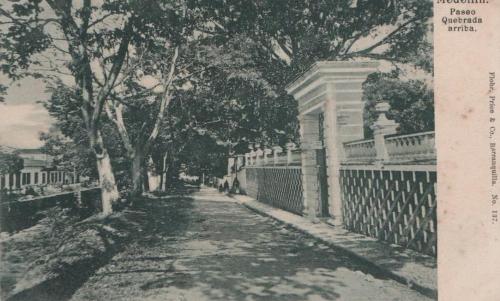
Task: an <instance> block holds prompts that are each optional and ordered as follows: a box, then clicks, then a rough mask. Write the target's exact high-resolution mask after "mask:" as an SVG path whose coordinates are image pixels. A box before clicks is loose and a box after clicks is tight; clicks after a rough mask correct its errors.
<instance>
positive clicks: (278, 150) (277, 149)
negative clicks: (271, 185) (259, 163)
mask: <svg viewBox="0 0 500 301" xmlns="http://www.w3.org/2000/svg"><path fill="white" fill-rule="evenodd" d="M281 152H283V149H282V148H281V147H280V146H273V160H274V165H276V164H278V161H279V158H278V155H279V154H280V153H281Z"/></svg>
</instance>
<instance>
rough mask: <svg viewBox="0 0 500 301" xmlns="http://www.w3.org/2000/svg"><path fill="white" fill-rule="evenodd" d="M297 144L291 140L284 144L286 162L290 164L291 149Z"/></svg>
mask: <svg viewBox="0 0 500 301" xmlns="http://www.w3.org/2000/svg"><path fill="white" fill-rule="evenodd" d="M296 148H297V146H296V145H295V143H293V142H288V143H287V144H286V164H287V165H290V164H291V163H292V160H293V158H292V151H293V150H294V149H296Z"/></svg>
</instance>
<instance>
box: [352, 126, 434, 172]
mask: <svg viewBox="0 0 500 301" xmlns="http://www.w3.org/2000/svg"><path fill="white" fill-rule="evenodd" d="M383 141H384V143H383V145H379V146H378V148H377V147H376V145H375V141H374V139H369V140H362V141H353V142H347V143H344V160H343V161H344V163H366V164H372V163H374V162H376V161H377V160H380V161H383V162H382V163H385V164H387V163H391V164H393V163H418V162H432V161H435V160H436V148H435V133H434V132H422V133H416V134H409V135H398V136H389V137H385V138H384V140H383ZM384 148H385V150H384ZM384 151H385V152H386V153H387V155H386V157H385V158H381V156H380V154H379V153H380V152H384Z"/></svg>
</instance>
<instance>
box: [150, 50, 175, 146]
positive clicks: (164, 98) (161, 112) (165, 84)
mask: <svg viewBox="0 0 500 301" xmlns="http://www.w3.org/2000/svg"><path fill="white" fill-rule="evenodd" d="M178 56H179V46H176V47H175V49H174V56H173V57H172V62H171V64H170V71H169V72H168V76H167V77H166V78H165V80H164V82H163V87H164V91H163V94H162V96H161V103H160V110H159V111H158V115H157V116H156V121H155V125H154V128H153V131H152V132H151V135H149V138H148V139H147V141H146V143H145V148H148V147H149V146H150V145H151V143H152V142H153V141H154V140H155V139H156V137H157V136H158V133H159V131H160V124H161V121H162V119H163V115H164V112H165V108H166V107H167V106H168V104H169V103H170V100H171V95H170V85H171V84H172V81H173V78H174V72H175V65H176V63H177V57H178Z"/></svg>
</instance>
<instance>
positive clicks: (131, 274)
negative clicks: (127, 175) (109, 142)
mask: <svg viewBox="0 0 500 301" xmlns="http://www.w3.org/2000/svg"><path fill="white" fill-rule="evenodd" d="M142 206H144V209H145V212H147V215H145V216H144V219H145V220H144V224H146V225H147V227H145V228H144V230H142V229H141V231H143V235H139V236H138V237H139V238H138V239H135V240H134V241H133V242H131V243H130V244H129V245H128V246H127V247H126V248H125V249H124V250H123V251H122V252H120V253H118V254H116V255H115V256H113V257H112V258H111V259H110V260H109V262H108V263H107V264H106V265H104V266H102V267H101V268H100V269H98V270H97V271H96V272H95V273H94V274H93V275H92V276H90V278H89V279H88V280H87V281H86V282H85V283H84V284H83V286H82V287H80V288H79V289H78V290H77V291H76V292H75V294H74V295H73V296H72V299H71V300H162V301H165V300H167V301H168V300H175V301H180V300H245V301H251V300H427V298H426V297H425V296H423V295H420V294H418V293H417V292H415V291H413V290H411V289H409V288H407V287H405V286H403V285H401V284H399V283H397V282H395V281H392V280H388V279H383V278H375V277H374V276H372V275H370V274H368V272H369V271H368V270H367V268H366V267H364V266H363V265H362V264H361V263H357V262H355V261H354V260H353V259H352V258H349V257H347V256H346V255H344V254H342V253H340V252H338V251H335V250H332V249H331V248H329V247H327V246H325V245H323V244H321V243H318V242H317V241H316V240H314V239H312V238H310V237H308V236H306V235H304V234H302V233H299V232H296V231H294V230H290V229H286V228H284V227H283V226H282V225H281V224H279V223H277V222H275V221H273V220H271V219H270V218H267V217H263V216H260V215H258V214H256V213H254V212H252V211H250V210H249V209H247V208H244V207H243V206H241V205H240V204H237V203H235V202H233V201H232V200H231V199H229V198H227V197H221V196H220V195H218V194H216V193H212V192H202V193H198V194H195V196H194V198H188V197H166V198H161V199H151V200H149V201H147V202H146V203H144V204H143V205H142Z"/></svg>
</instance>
